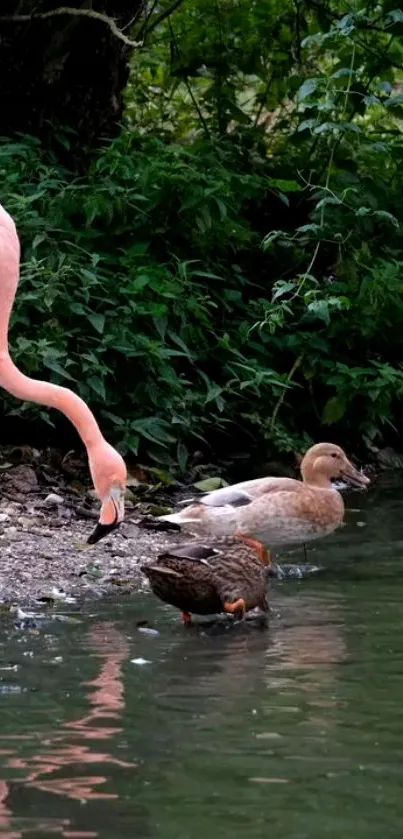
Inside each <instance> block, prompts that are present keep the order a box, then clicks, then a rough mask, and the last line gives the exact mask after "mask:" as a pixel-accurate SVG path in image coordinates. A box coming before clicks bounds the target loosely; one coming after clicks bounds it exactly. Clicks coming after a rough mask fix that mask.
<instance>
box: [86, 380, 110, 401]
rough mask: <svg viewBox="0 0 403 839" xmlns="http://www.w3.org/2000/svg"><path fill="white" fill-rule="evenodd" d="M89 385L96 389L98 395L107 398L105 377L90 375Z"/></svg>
mask: <svg viewBox="0 0 403 839" xmlns="http://www.w3.org/2000/svg"><path fill="white" fill-rule="evenodd" d="M87 385H88V387H90V388H91V390H93V391H94V393H96V394H97V395H98V396H100V397H101V399H103V400H104V401H105V400H106V393H105V383H104V381H103V379H100V378H99V376H90V378H89V379H87Z"/></svg>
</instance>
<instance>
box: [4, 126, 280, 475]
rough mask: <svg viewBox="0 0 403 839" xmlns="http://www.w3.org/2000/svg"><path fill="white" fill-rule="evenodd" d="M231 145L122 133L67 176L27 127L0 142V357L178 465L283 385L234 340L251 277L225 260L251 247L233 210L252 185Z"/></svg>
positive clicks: (243, 339)
mask: <svg viewBox="0 0 403 839" xmlns="http://www.w3.org/2000/svg"><path fill="white" fill-rule="evenodd" d="M236 156H237V152H236V151H233V150H229V151H228V152H225V151H223V150H218V151H217V152H215V151H214V149H213V148H212V146H211V145H210V144H202V145H200V147H195V148H193V149H186V148H182V149H181V148H176V147H174V146H167V145H165V144H163V143H162V142H161V141H159V140H147V141H143V142H140V141H139V139H138V138H137V137H136V136H135V135H132V134H128V133H124V134H123V135H122V137H121V138H120V139H119V140H117V141H116V142H115V143H114V144H112V145H111V146H109V147H108V148H107V149H105V150H104V152H103V153H102V154H101V155H100V156H99V157H98V158H97V159H96V160H95V162H94V165H93V168H92V170H91V171H90V173H89V174H88V178H86V180H85V181H81V180H78V179H76V180H74V179H73V178H71V177H70V178H68V176H67V173H66V172H64V171H63V170H62V169H61V168H60V167H56V166H54V165H53V166H52V165H51V164H50V163H49V162H47V163H46V162H45V161H44V160H43V158H42V156H41V153H40V149H39V148H38V146H37V144H36V143H34V142H30V141H28V140H27V139H24V140H22V141H21V142H20V143H19V144H16V143H13V144H11V143H10V144H6V143H4V144H3V146H2V147H1V153H0V161H1V163H0V169H1V174H2V182H3V189H2V196H1V198H2V201H3V202H4V203H5V204H6V206H7V209H8V210H9V211H10V212H11V213H12V214H13V216H14V217H15V219H16V222H17V226H18V228H19V230H20V231H21V234H22V239H23V264H22V270H21V282H20V287H19V293H18V295H17V300H16V305H15V310H14V316H13V321H12V329H11V333H10V342H11V346H12V352H13V356H14V359H15V361H16V363H17V364H18V365H19V366H20V367H21V368H22V369H23V370H24V372H26V373H27V374H29V375H33V376H36V377H40V376H41V375H45V376H46V377H47V378H49V379H50V380H51V381H54V382H57V383H60V384H64V385H66V386H68V387H72V388H73V389H75V390H77V391H78V393H79V394H80V395H81V396H82V397H83V398H84V399H85V400H86V401H88V402H89V404H90V405H91V407H92V408H93V409H94V410H95V412H96V413H97V415H99V416H100V418H101V420H102V424H103V426H104V427H105V428H106V429H107V430H108V432H109V433H111V434H112V436H113V437H114V439H115V440H117V442H118V443H119V444H120V446H121V448H122V450H123V451H124V452H128V451H131V452H134V453H137V451H138V450H139V447H140V444H142V446H141V452H142V454H143V456H149V457H155V458H156V459H158V461H159V462H163V463H168V464H173V463H177V464H178V465H179V467H180V469H185V467H186V463H187V459H188V446H189V445H192V446H193V448H195V447H196V446H197V447H200V444H203V443H204V442H205V440H206V438H209V439H211V438H212V435H214V436H215V437H216V438H217V439H218V437H217V435H218V433H220V434H221V435H227V436H228V438H229V439H230V436H231V434H232V433H233V431H234V428H236V427H237V422H238V420H237V417H238V415H239V413H240V412H241V411H242V410H244V411H246V410H247V408H248V405H249V404H250V402H251V401H254V400H255V399H256V398H257V397H258V398H262V397H263V398H265V399H266V400H267V401H270V400H271V399H272V398H273V394H276V395H278V394H279V393H280V392H281V389H282V388H283V387H284V386H285V384H284V377H283V376H282V375H281V374H279V373H275V372H274V371H273V370H272V369H271V366H270V359H269V358H268V357H266V353H265V346H264V342H263V341H262V340H261V339H259V338H258V339H257V340H255V341H254V342H253V344H251V343H250V342H249V340H248V330H249V326H250V320H249V308H248V305H247V301H246V297H247V293H248V286H251V285H252V284H251V282H249V283H248V281H247V279H246V277H245V276H244V273H243V271H242V268H241V267H240V266H239V265H238V264H236V263H235V261H234V260H235V253H236V251H237V250H239V248H242V247H245V248H248V247H251V244H252V242H253V241H254V242H255V247H258V245H259V240H258V238H257V237H256V235H254V233H253V231H252V230H251V229H250V227H249V225H248V223H247V221H246V220H245V219H244V218H243V217H242V215H241V214H240V212H239V211H240V207H241V205H242V203H243V202H245V201H247V200H251V199H253V197H254V196H255V195H256V194H257V193H258V191H259V189H261V184H260V178H259V177H256V176H251V175H249V174H243V173H242V172H241V171H239V167H238V166H237V165H236V160H235V158H236ZM231 157H232V160H231ZM237 170H238V171H237ZM14 184H16V185H17V188H15V187H14ZM185 253H186V255H187V257H188V258H187V259H185V258H184V254H185ZM213 267H214V270H213ZM244 289H245V290H246V291H244ZM250 293H251V292H250V290H249V294H250ZM256 311H257V310H256ZM42 371H45V372H44V373H43V372H42ZM9 404H10V406H11V405H12V406H13V411H14V412H15V413H17V414H21V412H22V411H24V410H25V411H28V412H29V414H30V415H32V414H33V413H35V412H37V411H38V410H39V409H38V408H37V407H36V406H32V405H31V406H28V405H27V406H23V407H21V405H20V404H18V405H17V407H15V402H14V400H13V401H11V400H10V401H9ZM41 414H42V416H47V415H46V414H44V412H43V411H41ZM52 421H53V422H55V421H57V419H56V418H55V416H54V414H52Z"/></svg>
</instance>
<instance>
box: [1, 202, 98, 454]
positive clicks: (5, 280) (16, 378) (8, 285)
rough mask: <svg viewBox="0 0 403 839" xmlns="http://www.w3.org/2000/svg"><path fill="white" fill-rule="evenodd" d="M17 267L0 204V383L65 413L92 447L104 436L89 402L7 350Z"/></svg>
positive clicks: (12, 232) (12, 234)
mask: <svg viewBox="0 0 403 839" xmlns="http://www.w3.org/2000/svg"><path fill="white" fill-rule="evenodd" d="M19 269H20V243H19V239H18V235H17V231H16V227H15V224H14V221H13V219H12V218H11V216H10V215H9V214H8V213H7V212H6V211H5V209H4V208H3V207H2V206H1V205H0V387H3V388H4V389H5V390H7V391H8V392H9V393H11V394H12V395H13V396H16V397H17V398H18V399H26V400H27V401H29V402H38V403H39V404H41V405H47V406H49V407H50V408H56V409H57V410H59V411H61V412H62V413H63V414H65V416H66V417H68V419H69V420H70V421H71V422H72V423H73V425H74V426H75V428H76V429H77V431H78V433H79V435H80V437H81V439H82V441H83V443H84V444H85V446H86V447H87V450H88V449H91V448H92V447H93V446H94V445H95V444H96V443H97V442H98V441H99V440H103V436H102V434H101V431H100V428H99V426H98V423H97V421H96V419H95V417H94V415H93V414H92V412H91V411H90V409H89V407H88V405H86V403H85V402H84V401H83V400H82V399H81V398H80V397H79V396H77V394H76V393H73V391H71V390H68V388H65V387H59V386H58V385H54V384H51V383H50V382H43V381H39V380H36V379H31V378H29V377H28V376H25V375H24V374H23V373H21V372H20V370H18V368H17V367H16V366H15V364H14V363H13V361H12V360H11V358H10V355H9V351H8V328H9V322H10V316H11V311H12V308H13V303H14V298H15V294H16V291H17V286H18V279H19Z"/></svg>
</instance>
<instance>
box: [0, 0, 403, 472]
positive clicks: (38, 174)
mask: <svg viewBox="0 0 403 839" xmlns="http://www.w3.org/2000/svg"><path fill="white" fill-rule="evenodd" d="M168 7H169V4H168V2H167V3H166V4H165V5H164V2H162V3H161V4H159V5H158V10H156V9H155V6H153V5H151V6H150V11H149V17H148V18H147V19H146V20H145V21H143V22H142V23H141V24H138V25H137V26H136V27H135V31H134V33H133V35H134V36H135V37H139V38H140V37H141V38H143V39H144V42H145V47H144V49H143V51H142V52H140V53H139V52H137V53H136V55H135V56H134V60H133V66H132V72H131V77H130V81H129V84H128V87H127V91H126V116H127V120H126V124H125V126H124V127H123V128H122V131H121V135H120V137H119V138H118V139H117V140H116V141H114V142H113V143H112V144H110V145H109V146H107V147H105V148H103V149H101V150H100V152H99V154H98V156H97V157H96V158H94V160H93V163H92V166H91V169H90V171H89V172H88V173H87V175H86V177H85V179H77V178H75V177H74V175H73V174H72V173H71V172H68V171H67V170H65V169H63V168H62V167H61V166H60V165H59V164H57V163H56V162H54V161H51V160H49V159H46V158H45V156H44V154H43V152H42V151H41V149H40V146H39V145H38V144H37V143H36V142H35V141H32V140H29V139H28V138H21V139H20V141H19V142H14V143H12V144H11V143H9V142H7V141H6V140H5V141H4V143H3V145H2V146H0V169H1V175H2V178H1V183H2V187H1V189H0V192H1V197H2V200H3V201H4V203H5V204H6V206H7V208H8V209H9V210H10V211H11V212H12V213H13V214H14V215H15V217H16V220H17V222H18V226H19V229H20V231H21V233H22V237H23V243H24V251H23V253H24V264H23V268H22V278H21V287H20V291H19V295H18V300H17V305H16V309H15V314H14V319H13V326H12V331H11V343H12V347H13V352H14V357H15V358H16V361H17V362H18V363H19V365H20V366H21V367H22V368H23V369H24V370H25V371H26V372H28V373H31V374H32V375H35V376H39V375H40V374H41V371H42V370H43V369H44V368H45V370H46V371H47V375H48V377H49V378H50V379H52V381H57V382H61V383H64V384H67V385H70V386H71V387H73V388H75V389H77V390H78V392H79V393H80V394H81V395H82V396H83V397H84V399H86V400H87V401H88V402H89V403H90V404H91V406H92V407H93V408H94V410H95V411H96V413H97V414H98V415H99V416H100V418H101V420H102V424H103V427H104V428H105V430H106V431H108V433H109V434H110V435H111V436H112V437H113V439H115V441H116V442H118V443H119V444H120V445H121V446H122V449H123V450H124V451H125V452H127V451H132V452H136V453H137V452H138V451H139V452H140V454H141V455H142V456H144V457H151V458H154V459H157V460H158V461H160V462H161V463H163V464H167V465H171V466H172V465H173V464H176V465H177V466H178V468H179V470H182V471H184V470H185V469H186V465H187V462H188V457H189V451H191V450H194V449H196V448H198V447H201V448H204V447H205V445H206V441H207V443H208V444H211V445H212V446H213V448H215V449H216V450H219V451H220V452H221V451H225V450H227V451H231V450H232V451H233V450H234V449H235V448H236V447H237V446H236V444H235V442H231V441H233V440H234V437H235V438H237V444H238V447H241V448H242V447H243V448H245V449H247V450H248V451H252V450H257V451H260V452H261V451H264V452H265V453H266V452H267V453H273V452H274V451H275V450H281V451H291V450H293V449H296V448H304V447H305V446H307V445H308V444H309V443H310V441H311V439H323V438H325V437H333V439H334V438H338V439H340V440H341V441H342V442H344V443H346V445H358V444H360V443H361V442H364V443H366V444H368V445H373V444H377V445H378V444H381V443H382V442H385V441H388V442H390V441H396V438H397V435H398V434H399V433H400V417H401V414H402V399H403V370H402V365H401V361H400V358H401V355H400V338H401V334H402V329H403V279H402V277H403V272H402V268H403V243H402V223H403V208H402V201H401V196H402V191H403V174H402V172H403V143H402V117H403V95H402V93H401V77H402V73H403V45H402V36H403V16H402V13H401V11H400V10H399V9H397V8H395V6H394V4H393V3H392V2H390V1H389V0H384V2H381V3H377V4H374V3H371V2H364V0H357V2H356V3H355V4H354V6H352V4H351V3H350V2H347V0H345V2H338V3H336V2H332V0H326V1H325V0H324V2H320V3H319V2H314V0H306V2H304V0H298V1H297V2H295V0H282V2H281V3H280V1H279V0H261V2H260V3H255V4H252V6H251V4H250V3H248V2H246V0H194V2H193V3H191V4H187V3H183V4H182V5H179V6H178V7H177V9H176V11H174V12H173V13H172V14H171V15H168V16H166V17H165V16H164V12H165V10H168ZM7 405H8V410H11V409H12V410H14V411H15V412H17V413H19V414H20V413H21V412H22V411H26V412H28V413H29V415H31V414H32V413H34V412H35V411H37V410H39V409H37V408H34V407H32V406H30V407H27V408H26V407H21V406H20V405H18V406H17V407H15V402H14V401H13V402H12V401H11V400H9V401H8V402H7ZM41 416H42V417H43V418H48V415H47V413H46V412H43V411H41ZM52 420H53V421H55V418H54V416H53V415H52Z"/></svg>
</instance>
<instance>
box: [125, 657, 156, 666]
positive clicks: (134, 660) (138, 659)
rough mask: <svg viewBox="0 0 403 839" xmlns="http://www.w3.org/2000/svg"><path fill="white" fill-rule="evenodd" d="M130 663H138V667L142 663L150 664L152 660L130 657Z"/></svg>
mask: <svg viewBox="0 0 403 839" xmlns="http://www.w3.org/2000/svg"><path fill="white" fill-rule="evenodd" d="M130 664H138V666H139V667H142V666H143V664H152V662H151V661H148V659H147V658H132V659H131V661H130Z"/></svg>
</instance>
